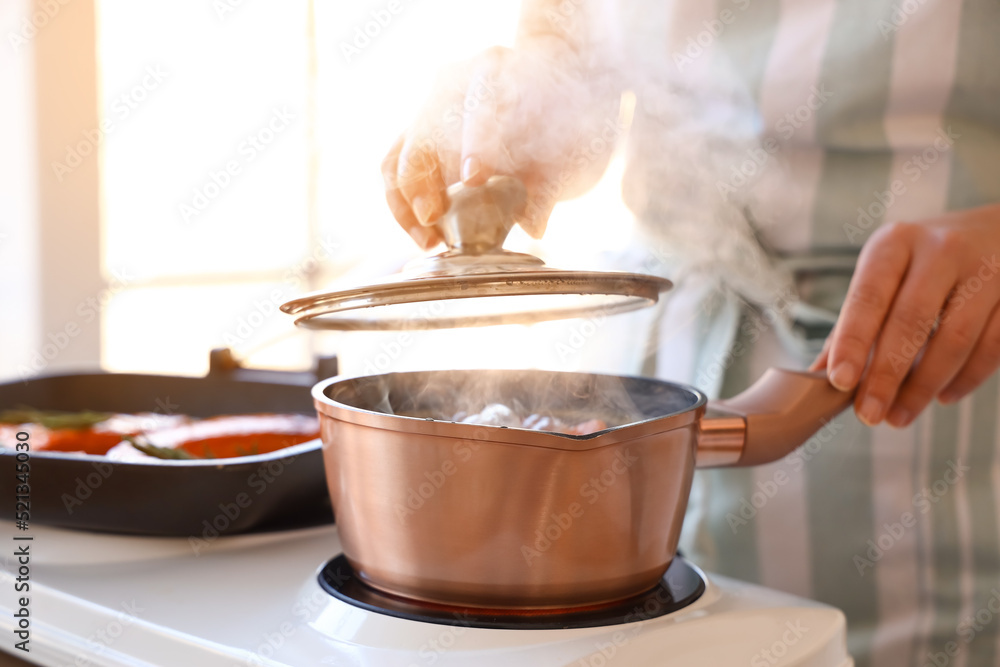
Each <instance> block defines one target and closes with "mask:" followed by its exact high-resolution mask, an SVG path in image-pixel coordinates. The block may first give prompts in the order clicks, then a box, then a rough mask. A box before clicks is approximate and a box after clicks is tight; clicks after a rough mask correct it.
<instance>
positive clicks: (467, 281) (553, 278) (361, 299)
mask: <svg viewBox="0 0 1000 667" xmlns="http://www.w3.org/2000/svg"><path fill="white" fill-rule="evenodd" d="M526 197H527V195H526V191H525V188H524V185H523V184H522V183H521V182H520V181H518V180H517V179H515V178H512V177H510V176H494V177H492V178H491V179H490V180H489V181H488V182H487V183H486V184H485V185H482V186H478V187H468V186H465V185H462V184H460V183H459V184H456V185H453V186H451V187H450V188H448V198H449V200H450V205H449V208H448V211H447V212H446V213H445V215H444V216H443V217H442V218H441V220H440V221H439V223H438V228H439V229H440V230H441V234H442V236H443V237H444V240H445V243H446V245H447V246H448V249H447V250H446V251H445V252H443V253H441V254H439V255H435V256H433V257H430V258H427V259H423V260H419V261H418V262H415V263H413V264H410V265H408V266H407V267H406V269H405V270H404V271H403V272H401V273H399V274H396V275H394V276H390V277H388V278H387V279H385V280H383V281H380V282H378V283H375V284H372V285H369V286H365V287H358V288H354V289H347V290H342V291H338V292H317V293H314V294H310V295H306V296H303V297H300V298H298V299H295V300H293V301H289V302H288V303H285V304H284V305H282V306H281V310H282V311H284V312H285V313H288V314H291V315H294V316H295V317H296V320H295V324H296V325H298V326H301V327H304V328H307V329H333V330H340V331H345V330H386V329H449V328H457V327H471V326H487V325H494V324H531V323H533V322H543V321H548V320H559V319H567V318H574V317H594V316H603V315H611V314H615V313H623V312H627V311H630V310H636V309H639V308H644V307H646V306H651V305H653V304H655V303H656V302H657V300H658V299H659V295H660V293H661V292H665V291H666V290H668V289H670V287H671V286H672V285H671V282H670V281H669V280H666V279H665V278H659V277H656V276H646V275H641V274H635V273H621V272H607V271H563V270H559V269H553V268H550V267H547V266H545V265H544V263H543V262H542V261H541V260H540V259H538V258H537V257H533V256H532V255H526V254H523V253H515V252H509V251H506V250H503V249H502V246H503V242H504V240H505V239H506V238H507V234H508V233H509V232H510V230H511V228H512V227H513V225H514V220H515V217H516V216H517V215H518V214H520V213H521V212H523V210H524V205H525V201H526Z"/></svg>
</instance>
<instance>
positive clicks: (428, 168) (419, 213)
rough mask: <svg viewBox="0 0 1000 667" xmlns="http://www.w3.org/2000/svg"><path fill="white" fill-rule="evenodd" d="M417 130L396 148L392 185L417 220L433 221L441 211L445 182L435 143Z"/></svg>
mask: <svg viewBox="0 0 1000 667" xmlns="http://www.w3.org/2000/svg"><path fill="white" fill-rule="evenodd" d="M420 137H421V135H420V134H419V133H417V134H416V136H415V137H414V136H410V137H408V138H407V139H406V140H405V141H404V142H403V146H402V148H401V149H400V151H399V161H398V164H397V166H396V184H397V185H398V187H399V191H400V192H401V193H402V195H403V197H404V198H405V199H406V201H407V202H409V204H410V207H411V208H412V209H413V213H414V215H415V216H416V217H417V221H418V222H419V223H420V224H421V225H423V226H425V227H426V226H429V225H432V224H434V222H435V221H437V219H438V218H440V217H441V215H442V214H443V213H444V211H445V192H444V189H445V183H444V177H443V175H442V173H441V171H442V168H441V165H440V163H439V162H438V151H437V146H436V145H435V144H434V142H433V141H432V140H430V139H421V138H420Z"/></svg>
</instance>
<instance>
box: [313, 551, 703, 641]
mask: <svg viewBox="0 0 1000 667" xmlns="http://www.w3.org/2000/svg"><path fill="white" fill-rule="evenodd" d="M319 585H320V588H322V589H323V590H325V591H326V592H327V593H329V594H330V595H332V596H333V597H335V598H337V599H338V600H341V601H343V602H345V603H347V604H350V605H353V606H355V607H359V608H361V609H366V610H368V611H371V612H376V613H380V614H386V615H388V616H394V617H396V618H402V619H407V620H411V621H420V622H423V623H435V624H438V625H461V626H464V627H469V628H486V629H493V630H565V629H569V628H597V627H603V626H608V625H623V624H628V623H637V622H639V621H647V620H650V619H654V618H659V617H660V616H666V615H667V614H673V613H676V612H678V611H680V610H681V609H684V608H685V607H687V606H688V605H691V604H694V602H695V601H696V600H697V599H698V598H700V597H701V596H702V594H703V593H704V592H705V586H706V580H705V577H704V576H703V575H702V574H701V572H699V571H698V569H697V568H695V567H694V566H692V565H690V564H688V563H687V562H686V561H685V560H684V559H683V558H675V559H674V560H673V562H671V563H670V567H669V568H668V569H667V571H666V572H665V573H664V575H663V577H662V578H661V579H660V582H659V583H658V584H657V585H656V586H655V587H653V588H652V589H650V590H648V591H646V592H644V593H641V594H639V595H635V596H632V597H630V598H627V599H625V600H620V601H617V602H611V603H606V604H600V605H592V606H587V607H578V608H574V609H531V610H522V609H479V608H470V607H455V606H451V605H444V604H434V603H429V602H420V601H415V600H408V599H406V598H402V597H398V596H395V595H391V594H388V593H384V592H383V591H380V590H377V589H376V588H373V587H372V586H370V585H368V584H367V583H366V582H365V581H364V580H363V579H362V577H360V576H358V574H357V573H356V572H355V571H354V569H353V568H352V567H351V565H350V563H349V562H348V561H347V558H346V557H345V556H344V555H343V554H341V555H339V556H337V557H336V558H333V559H332V560H330V562H328V563H327V564H326V565H324V566H323V568H322V569H321V570H320V572H319Z"/></svg>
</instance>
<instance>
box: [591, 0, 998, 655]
mask: <svg viewBox="0 0 1000 667" xmlns="http://www.w3.org/2000/svg"><path fill="white" fill-rule="evenodd" d="M614 4H616V5H617V6H616V8H614V9H613V10H609V11H613V12H615V13H617V14H618V16H617V19H618V20H619V22H620V23H619V24H620V25H621V26H622V27H623V33H622V34H623V35H624V36H625V37H626V38H624V39H621V40H620V43H619V45H618V46H619V48H621V49H622V50H623V52H624V53H626V56H627V58H628V60H629V61H630V66H631V67H632V68H633V70H634V71H636V72H647V73H648V72H661V74H654V75H644V76H637V77H636V83H635V88H636V94H637V104H636V116H635V120H634V125H633V129H634V132H633V141H632V142H631V146H630V149H629V150H630V152H631V153H630V157H631V163H630V166H629V171H627V172H626V179H625V184H624V190H625V197H626V200H627V201H628V202H629V204H630V206H631V208H632V209H633V211H635V212H636V213H637V215H638V217H639V218H641V219H643V220H644V221H645V224H646V225H647V226H654V227H655V226H656V225H666V224H672V223H676V222H677V220H681V221H682V222H683V221H684V220H687V221H688V223H689V224H691V225H692V226H693V227H695V228H699V225H700V222H699V220H698V216H699V215H703V216H710V217H713V218H714V219H715V222H718V217H719V216H725V215H727V213H726V210H728V209H726V207H725V206H722V205H720V206H719V207H717V208H713V206H714V204H708V203H706V202H718V201H723V202H724V203H725V204H726V205H729V209H732V208H733V207H732V203H733V201H738V202H739V206H738V207H737V209H738V210H741V211H742V212H743V213H744V214H746V216H747V217H748V218H751V219H752V220H753V221H754V228H753V234H751V236H752V240H753V241H756V243H757V249H756V251H757V252H758V253H759V252H760V250H761V249H763V250H764V252H763V254H764V255H766V257H767V258H770V261H771V263H772V267H773V268H774V271H772V273H773V274H774V275H776V276H779V277H778V278H769V277H768V275H766V274H767V271H766V270H755V269H754V268H753V267H755V266H756V267H758V269H759V267H760V266H761V260H760V258H759V257H758V258H756V259H755V258H753V257H751V255H753V253H754V252H755V250H754V248H753V247H752V244H749V243H744V244H743V245H742V246H741V245H740V244H739V243H730V246H731V247H729V249H728V250H720V249H719V248H718V247H715V246H713V245H712V244H713V242H712V239H710V238H709V239H706V240H705V242H704V243H705V245H709V246H712V247H711V248H710V249H709V250H711V251H713V252H729V253H730V254H729V255H728V256H726V257H723V258H720V259H719V260H718V261H721V262H722V263H723V264H725V265H726V266H732V267H734V268H733V271H734V272H735V273H736V274H737V277H736V279H732V278H731V277H727V276H726V275H725V272H724V271H723V272H720V271H716V272H715V273H714V274H712V275H711V276H708V274H704V275H702V276H701V277H702V278H706V276H707V278H706V279H705V280H701V281H700V282H699V280H698V278H699V276H698V275H697V272H695V273H694V274H692V276H690V277H689V278H690V280H688V281H687V287H686V288H685V289H682V290H680V291H679V292H678V293H677V294H676V295H675V297H674V298H673V299H672V300H671V301H670V302H669V303H668V304H666V306H665V307H664V308H663V309H662V312H661V314H660V317H659V320H658V322H657V326H655V327H654V330H653V333H652V347H653V348H655V350H656V355H655V358H654V359H653V360H652V361H651V362H649V363H648V365H647V367H646V369H645V370H646V372H649V373H654V372H655V374H656V375H658V376H660V377H665V378H668V379H672V380H678V381H683V382H689V383H692V384H696V385H697V386H699V387H701V388H703V389H706V390H707V391H708V392H709V393H711V394H716V395H723V396H725V395H732V394H734V393H736V392H738V391H739V390H741V389H743V388H745V387H746V386H747V385H748V384H750V383H751V382H752V381H753V380H755V379H756V378H757V377H759V376H760V375H761V373H762V372H763V371H764V369H766V368H767V367H768V366H772V365H778V366H786V367H804V366H806V365H808V363H809V362H810V361H811V360H812V358H813V357H814V355H815V354H816V352H817V351H818V349H819V347H820V345H821V344H822V340H823V338H824V337H825V335H826V334H827V333H828V332H829V328H830V324H831V323H832V321H833V319H834V317H835V313H836V312H837V311H838V309H839V307H840V305H841V303H842V301H843V298H844V294H845V292H846V287H847V284H848V281H849V277H850V270H851V268H852V267H853V262H854V259H855V258H856V255H857V252H858V250H859V249H860V247H861V245H862V244H863V243H864V242H865V240H866V239H867V238H868V237H869V236H870V235H871V233H872V231H874V229H876V228H877V227H878V226H879V225H880V224H882V223H883V221H893V220H908V221H916V220H920V219H925V218H929V217H932V216H934V215H936V214H939V213H942V212H944V211H946V210H952V209H961V208H968V207H974V206H980V205H984V204H987V203H991V202H996V201H1000V2H997V1H996V0H964V1H962V0H847V1H842V2H835V1H834V0H715V1H714V2H712V1H702V0H691V1H690V2H680V3H651V2H646V3H635V4H636V5H642V6H641V7H640V6H635V7H633V6H631V5H629V4H628V3H614ZM664 31H665V32H666V34H668V35H669V36H670V39H669V40H666V42H665V41H664V40H663V39H662V35H663V34H664ZM665 62H666V63H669V68H665V67H664V66H663V64H662V63H665ZM666 69H670V70H671V71H670V72H669V75H668V73H666V71H665V70H666ZM663 77H666V79H668V80H669V82H668V83H667V84H666V85H661V84H664V81H663V80H661V79H663ZM719 82H737V83H738V85H737V86H736V89H737V90H738V94H737V95H736V97H740V96H742V97H743V98H745V99H743V100H742V101H737V102H732V99H731V98H732V96H730V104H729V105H728V106H727V105H726V104H723V105H716V106H711V105H709V106H708V107H705V106H703V105H700V104H699V103H698V90H699V89H700V88H703V87H705V86H708V87H711V86H713V85H716V84H718V83H719ZM669 87H672V89H673V90H681V91H683V93H682V94H676V95H675V94H666V93H664V90H666V89H667V88H669ZM657 98H660V99H657ZM685 99H693V100H695V101H694V102H691V106H690V109H691V110H693V113H695V114H702V116H703V117H705V118H704V119H705V121H706V125H711V124H712V123H715V124H718V121H720V120H721V121H722V123H723V124H726V125H727V126H728V127H730V128H733V131H732V132H731V133H730V134H731V135H733V136H735V137H736V140H735V142H734V143H732V145H730V146H729V148H727V150H730V156H729V158H728V163H726V164H721V165H720V164H718V163H714V164H708V163H706V160H709V159H710V158H709V157H706V156H711V155H715V154H716V153H717V151H713V150H712V147H711V146H707V145H704V143H701V144H698V143H696V145H694V146H693V147H692V146H689V145H688V144H687V143H685V142H684V141H683V140H682V139H678V140H676V142H675V143H676V145H670V146H668V145H666V144H664V140H662V138H661V139H659V140H658V139H657V138H656V137H658V136H659V135H666V134H669V130H668V129H666V128H669V127H672V126H671V125H670V122H671V121H670V120H669V118H668V119H667V120H664V119H665V118H667V117H670V118H674V119H676V117H677V116H680V115H683V114H684V113H687V110H686V109H685V107H684V104H685V102H684V100H685ZM741 108H742V109H744V110H745V111H748V113H734V112H733V109H741ZM713 114H715V117H713V118H708V117H707V116H712V115H713ZM727 114H728V115H727ZM741 137H742V139H741ZM744 139H745V140H746V141H745V142H744V143H740V142H741V141H743V140H744ZM657 141H659V143H657ZM667 143H669V142H667ZM656 151H659V152H660V153H662V152H663V151H670V154H671V155H673V156H676V160H674V164H673V165H671V164H664V161H663V160H657V159H656V155H653V152H656ZM754 164H756V165H757V168H755V167H754V166H753V165H754ZM691 165H695V166H694V167H692V166H691ZM690 170H695V171H699V170H700V171H701V172H703V173H698V174H692V173H690ZM705 173H710V174H712V178H709V179H707V180H706V178H705ZM692 193H693V194H692ZM688 195H691V196H690V197H688ZM688 200H690V203H685V202H687V201H688ZM699 207H700V208H699ZM727 229H728V230H729V231H727ZM735 229H736V227H735V226H734V227H732V228H727V227H725V226H723V227H722V228H721V231H718V230H717V233H719V234H720V236H719V238H720V239H723V240H726V242H729V241H731V239H732V237H735V236H738V234H739V233H742V232H739V233H738V232H737V231H733V230H735ZM653 237H655V232H654V233H653ZM664 243H669V242H664ZM654 245H655V244H654ZM740 248H743V250H740ZM693 252H697V248H695V249H694V250H693ZM669 254H670V248H667V249H666V250H665V251H664V253H661V254H660V256H658V257H653V258H652V259H650V260H649V263H647V265H646V266H645V267H644V268H646V269H647V270H660V271H662V272H663V273H665V274H669V273H670V271H671V270H672V269H673V268H676V266H677V264H676V263H674V264H671V261H672V260H670V259H664V256H666V255H669ZM706 254H707V255H709V256H710V253H709V252H708V250H706ZM654 255H656V253H654ZM748 258H749V259H748ZM658 262H659V264H662V265H663V266H660V265H659V264H657V263H658ZM765 263H766V262H765ZM768 270H770V269H768ZM755 271H756V273H755ZM782 271H783V274H782ZM743 274H746V275H748V276H750V278H749V279H748V280H747V281H749V282H754V281H756V283H755V284H757V287H756V288H755V289H756V292H755V294H752V295H748V294H746V293H745V291H744V290H741V288H740V283H741V282H747V281H744V280H743V279H742V278H741V277H740V276H742V275H743ZM780 275H786V276H792V277H794V285H793V287H792V289H793V290H794V292H795V293H796V295H795V296H793V297H792V298H791V299H789V298H787V294H785V293H784V292H783V290H786V289H787V286H785V287H783V286H782V285H783V284H784V283H782V281H781V279H780ZM796 299H799V302H798V303H791V302H794V301H796ZM789 304H790V305H789ZM998 421H1000V388H998V383H997V377H996V375H994V376H993V378H992V379H991V380H990V381H988V382H987V383H986V385H985V386H983V387H982V388H980V389H979V390H977V391H976V392H975V393H974V394H973V395H971V396H969V397H968V398H966V399H965V400H963V401H961V402H960V403H958V404H956V405H954V406H950V407H943V406H939V405H936V404H935V405H933V406H932V407H931V408H929V409H928V410H927V411H926V412H925V413H924V414H923V415H922V416H921V417H920V418H919V419H918V420H917V421H916V422H915V423H914V424H913V425H912V426H911V427H909V428H906V429H902V430H895V429H892V428H889V427H883V426H880V427H877V428H867V427H865V426H863V425H861V424H860V423H859V422H858V421H857V420H856V419H855V418H854V417H853V414H851V413H847V414H844V415H842V416H841V417H839V418H838V419H837V420H836V421H835V422H834V424H833V425H832V427H831V428H828V429H827V432H826V433H824V434H823V435H822V437H819V438H816V439H814V440H812V441H810V442H809V443H808V445H807V446H806V447H804V448H802V449H800V450H799V451H798V452H796V453H794V454H792V455H791V456H789V457H788V458H786V459H784V460H782V461H779V462H777V463H774V464H771V465H768V466H762V467H757V468H752V469H740V470H709V471H700V472H699V473H698V474H697V480H696V484H695V488H694V490H693V492H692V497H691V502H690V507H689V516H688V517H687V521H686V524H685V534H684V538H683V543H682V548H683V549H684V550H685V552H686V554H687V555H688V556H689V557H690V558H692V559H694V560H695V561H696V562H698V563H699V564H700V565H702V566H704V567H705V568H706V569H708V570H710V571H712V572H717V573H720V574H724V575H729V576H733V577H736V578H739V579H743V580H748V581H754V582H759V583H761V584H763V585H765V586H769V587H772V588H777V589H782V590H786V591H789V592H792V593H795V594H799V595H803V596H806V597H810V598H814V599H817V600H820V601H823V602H826V603H829V604H832V605H835V606H837V607H839V608H840V609H842V610H843V611H844V612H845V613H846V615H847V618H848V624H849V644H850V646H849V648H850V650H851V652H852V654H853V655H854V656H855V657H856V659H857V663H858V665H860V666H862V667H866V666H872V667H897V666H898V667H902V666H904V665H920V666H923V665H943V664H947V665H955V666H958V667H980V666H986V665H989V666H1000V511H998V508H1000V446H998V443H1000V425H998ZM778 480H783V481H781V482H780V483H779V481H778ZM942 661H944V662H942Z"/></svg>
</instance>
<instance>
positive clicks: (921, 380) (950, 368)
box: [888, 301, 990, 427]
mask: <svg viewBox="0 0 1000 667" xmlns="http://www.w3.org/2000/svg"><path fill="white" fill-rule="evenodd" d="M955 303H956V302H955V301H951V302H950V303H949V304H948V305H947V306H946V307H945V310H944V313H943V314H942V315H941V323H940V325H939V327H938V329H937V331H936V332H935V333H934V335H933V337H932V338H930V340H929V341H928V342H927V346H926V349H925V350H924V352H923V354H922V355H921V357H920V361H919V363H918V364H917V365H916V367H915V368H913V370H912V372H911V373H910V375H909V377H907V378H906V381H905V382H904V383H903V386H902V387H901V388H900V390H899V394H898V395H897V396H896V401H895V403H894V404H893V407H892V409H891V410H890V411H889V415H888V421H889V423H890V424H892V425H893V426H896V427H903V426H907V425H909V424H910V423H911V422H912V421H913V420H914V419H915V418H916V416H917V415H918V414H920V412H921V411H922V410H923V409H924V408H926V407H927V406H928V405H929V404H930V402H931V401H932V400H934V397H935V396H937V395H938V394H939V393H940V392H941V390H942V389H944V387H945V386H946V385H947V384H948V383H949V382H951V381H952V380H953V379H954V378H955V376H956V375H957V374H958V373H959V372H960V371H961V369H962V367H963V366H965V365H966V364H967V362H968V360H969V357H970V356H971V355H972V353H973V346H974V345H975V344H976V341H977V340H978V339H979V338H980V336H981V334H982V332H983V329H984V327H985V326H986V323H987V320H988V319H989V317H990V311H989V310H986V309H985V308H965V307H964V302H963V304H962V306H959V307H956V306H955ZM920 338H922V335H920V334H918V338H917V339H915V340H913V341H912V343H913V344H914V345H915V346H917V347H919V346H920ZM910 351H911V350H907V352H910Z"/></svg>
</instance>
